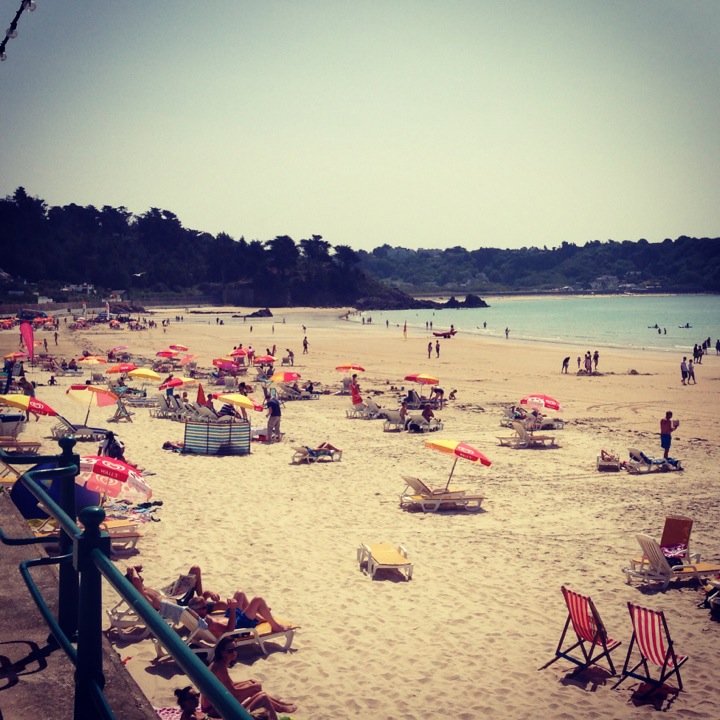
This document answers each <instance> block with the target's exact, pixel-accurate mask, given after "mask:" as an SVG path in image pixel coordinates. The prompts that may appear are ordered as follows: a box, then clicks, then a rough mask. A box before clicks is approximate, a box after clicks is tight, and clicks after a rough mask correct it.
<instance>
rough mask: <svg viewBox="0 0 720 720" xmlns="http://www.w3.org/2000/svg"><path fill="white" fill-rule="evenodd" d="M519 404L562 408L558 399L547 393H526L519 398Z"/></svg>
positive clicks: (552, 408) (555, 408) (551, 408)
mask: <svg viewBox="0 0 720 720" xmlns="http://www.w3.org/2000/svg"><path fill="white" fill-rule="evenodd" d="M520 404H521V405H533V406H534V407H543V408H547V409H548V410H562V406H561V405H560V401H559V400H556V399H555V398H553V397H550V396H549V395H541V394H537V395H526V396H525V397H524V398H522V400H520Z"/></svg>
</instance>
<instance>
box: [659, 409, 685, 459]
mask: <svg viewBox="0 0 720 720" xmlns="http://www.w3.org/2000/svg"><path fill="white" fill-rule="evenodd" d="M679 424H680V423H679V422H678V421H677V420H675V421H673V419H672V413H671V412H670V410H668V411H667V412H666V413H665V417H664V418H663V419H662V420H661V421H660V447H661V448H662V449H663V451H664V454H663V457H664V458H666V459H667V456H668V453H669V452H670V445H671V443H672V436H671V434H672V433H674V432H675V430H677V427H678V425H679Z"/></svg>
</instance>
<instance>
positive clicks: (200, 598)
mask: <svg viewBox="0 0 720 720" xmlns="http://www.w3.org/2000/svg"><path fill="white" fill-rule="evenodd" d="M142 569H143V568H142V565H136V566H134V567H129V568H128V569H127V570H126V572H125V577H126V578H127V580H128V581H129V582H130V583H131V584H132V585H133V587H135V589H136V590H137V591H138V592H139V593H140V594H141V595H142V596H143V597H144V598H145V599H146V600H147V601H148V603H150V605H151V606H152V607H153V608H154V609H155V610H157V611H158V612H162V613H165V614H170V613H171V611H172V608H173V607H178V608H182V609H183V610H185V609H188V610H189V611H190V612H192V613H193V614H194V615H195V617H196V619H197V620H198V624H199V626H200V627H201V628H202V629H203V630H208V631H210V632H211V633H212V634H213V635H214V636H215V637H217V638H218V639H219V642H218V644H217V645H216V646H215V655H214V659H213V661H212V664H211V665H210V672H211V673H212V674H213V675H215V677H216V678H217V679H218V680H219V681H220V683H221V684H222V685H223V687H225V689H226V690H228V692H230V694H231V695H232V696H233V697H234V698H235V699H236V700H237V701H238V702H239V703H240V704H241V705H242V706H243V707H244V708H245V709H246V710H247V711H248V712H253V711H258V710H260V709H262V710H263V711H264V712H265V717H267V718H269V719H270V720H277V718H278V713H291V712H295V710H296V709H297V708H296V706H295V705H294V704H292V703H289V702H285V701H283V700H280V699H278V698H274V697H272V696H270V695H268V694H267V693H266V692H265V691H264V690H263V687H262V684H261V682H260V681H259V680H256V679H254V678H249V679H247V680H233V679H232V677H231V676H230V667H231V666H232V665H233V664H234V662H235V660H236V658H237V650H238V648H237V645H236V638H235V636H233V635H228V636H227V637H223V635H225V633H228V632H231V631H232V630H237V629H241V628H253V627H256V626H257V625H259V624H260V623H268V624H269V625H270V628H271V630H272V631H273V632H282V631H283V630H287V629H288V628H287V627H286V626H284V625H282V624H281V623H279V622H278V621H277V620H276V619H275V618H274V617H273V614H272V612H271V610H270V608H269V607H268V604H267V602H266V601H265V599H264V598H261V597H254V598H252V599H249V598H248V597H247V595H245V593H243V592H242V591H239V590H238V591H237V592H235V593H234V594H233V596H232V597H230V598H228V599H227V600H221V599H220V595H219V594H218V593H215V592H213V591H212V590H206V589H204V588H203V584H202V571H201V569H200V567H199V566H198V565H193V566H192V567H191V568H190V570H189V571H188V576H191V577H194V579H195V584H194V585H193V586H192V587H190V588H189V589H188V591H187V592H186V593H185V595H184V596H183V597H181V598H180V599H178V600H171V599H169V598H168V597H167V596H166V595H165V594H164V593H162V592H161V591H159V590H156V589H154V588H151V587H148V586H147V585H145V582H144V580H143V577H142V575H141V572H142ZM175 697H176V698H177V704H178V706H179V707H180V709H181V711H182V714H181V718H183V720H200V718H204V717H220V715H219V714H218V713H217V711H216V710H215V708H213V706H212V703H211V702H210V700H209V699H208V698H206V697H205V696H202V697H201V696H200V693H198V691H197V690H196V689H195V688H194V687H193V686H192V685H188V686H186V687H183V688H178V689H177V690H175ZM198 706H199V707H200V709H201V711H202V713H201V714H200V713H198Z"/></svg>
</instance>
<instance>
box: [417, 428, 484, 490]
mask: <svg viewBox="0 0 720 720" xmlns="http://www.w3.org/2000/svg"><path fill="white" fill-rule="evenodd" d="M425 447H428V448H430V449H431V450H437V451H438V452H441V453H445V454H446V455H454V456H455V462H454V463H453V466H452V470H450V477H448V481H447V484H446V485H445V489H447V488H448V487H449V486H450V478H452V476H453V472H455V465H457V461H458V459H459V458H463V460H469V461H470V462H479V463H480V464H481V465H486V466H487V467H490V465H491V464H492V463H491V462H490V460H489V459H488V458H487V457H485V455H483V454H482V453H481V452H480V451H479V450H478V449H477V448H474V447H473V446H472V445H468V444H467V443H464V442H462V441H460V440H426V441H425Z"/></svg>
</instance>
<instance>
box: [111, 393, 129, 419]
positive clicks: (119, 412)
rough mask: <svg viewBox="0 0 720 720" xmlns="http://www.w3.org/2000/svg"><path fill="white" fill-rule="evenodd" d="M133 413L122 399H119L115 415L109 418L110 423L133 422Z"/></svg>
mask: <svg viewBox="0 0 720 720" xmlns="http://www.w3.org/2000/svg"><path fill="white" fill-rule="evenodd" d="M132 416H133V413H131V412H130V411H129V410H128V409H127V407H126V406H125V403H124V402H123V399H122V398H118V399H117V407H116V408H115V414H114V415H113V416H112V417H111V418H108V422H132V421H133V419H132Z"/></svg>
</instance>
